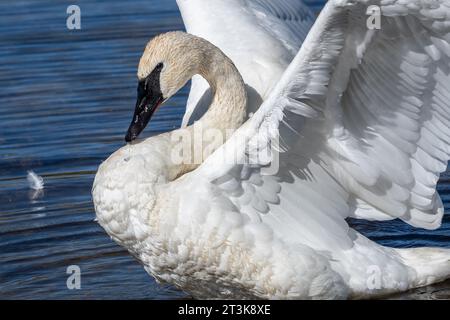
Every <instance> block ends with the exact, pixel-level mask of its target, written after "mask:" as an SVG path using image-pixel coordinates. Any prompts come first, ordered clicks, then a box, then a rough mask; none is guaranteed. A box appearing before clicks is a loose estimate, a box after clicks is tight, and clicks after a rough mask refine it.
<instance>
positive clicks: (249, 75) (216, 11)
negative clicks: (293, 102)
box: [177, 0, 315, 125]
mask: <svg viewBox="0 0 450 320" xmlns="http://www.w3.org/2000/svg"><path fill="white" fill-rule="evenodd" d="M177 3H178V6H179V8H180V11H181V14H182V17H183V21H184V23H185V26H186V30H187V32H189V33H191V34H194V35H196V36H199V37H202V38H204V39H206V40H208V41H210V42H211V43H213V44H214V45H216V46H217V47H219V48H220V49H221V50H222V51H223V52H224V53H225V54H226V55H227V56H228V57H230V59H231V60H232V61H233V62H234V63H235V64H236V66H237V68H238V70H239V71H240V73H241V75H242V77H243V79H244V81H245V82H246V84H247V86H248V87H249V88H248V89H249V90H248V91H249V95H250V96H251V97H250V99H249V100H250V101H251V102H252V105H251V106H250V110H249V111H250V112H253V111H255V110H256V109H257V108H258V107H259V105H260V104H261V102H262V101H263V100H264V99H266V98H267V97H268V94H269V93H270V90H271V89H272V87H273V86H274V85H275V84H276V83H277V82H278V80H279V78H280V77H281V75H282V74H283V72H284V70H285V69H286V68H287V66H288V65H289V63H290V62H291V61H292V59H293V58H294V56H295V54H296V53H297V52H298V49H299V48H300V45H301V44H302V42H303V40H304V39H305V37H306V35H307V33H308V31H309V29H310V27H311V26H312V23H313V22H314V18H315V17H314V15H313V14H312V12H311V11H310V10H309V9H308V7H307V6H305V5H304V4H303V3H302V2H301V1H300V0H277V1H272V0H177ZM208 88H209V85H208V83H207V82H206V81H205V80H204V79H203V78H201V77H200V76H195V77H194V78H193V80H192V85H191V92H190V95H189V99H188V103H187V107H186V115H185V117H184V119H183V124H185V125H186V124H187V123H188V121H189V119H190V118H191V116H192V119H191V122H192V121H193V120H197V119H198V118H200V117H201V116H202V115H203V113H204V112H205V110H206V109H207V107H208V106H209V102H210V99H211V95H210V93H209V92H208V91H207V90H208ZM205 93H206V94H205ZM194 110H195V112H194Z"/></svg>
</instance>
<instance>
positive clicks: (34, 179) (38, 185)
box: [27, 170, 44, 190]
mask: <svg viewBox="0 0 450 320" xmlns="http://www.w3.org/2000/svg"><path fill="white" fill-rule="evenodd" d="M27 180H28V184H29V186H30V188H31V189H33V190H42V189H44V179H43V178H42V177H40V176H38V175H37V174H36V173H34V172H33V171H32V170H29V171H28V175H27Z"/></svg>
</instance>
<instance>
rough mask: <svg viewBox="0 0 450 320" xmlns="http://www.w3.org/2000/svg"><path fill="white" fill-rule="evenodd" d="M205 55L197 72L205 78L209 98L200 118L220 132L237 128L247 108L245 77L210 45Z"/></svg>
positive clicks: (202, 122)
mask: <svg viewBox="0 0 450 320" xmlns="http://www.w3.org/2000/svg"><path fill="white" fill-rule="evenodd" d="M213 48H214V49H215V50H214V49H212V50H210V51H209V54H208V55H207V59H205V60H204V61H203V62H202V63H201V64H200V66H199V70H198V74H200V75H201V76H202V77H203V78H205V80H206V81H208V83H209V85H210V88H211V91H212V95H213V98H212V101H211V105H210V106H209V108H208V111H207V112H206V113H205V114H204V116H203V117H202V118H201V119H200V123H201V124H202V126H203V127H204V128H205V127H206V128H215V129H219V130H221V131H222V132H226V131H233V130H235V129H237V128H238V127H239V126H240V125H241V124H242V123H243V121H244V119H245V117H246V110H247V93H246V90H245V85H244V80H243V79H242V77H241V75H240V74H239V71H238V70H237V69H236V67H235V65H234V64H233V62H232V61H231V60H230V59H229V58H228V57H226V56H225V55H224V54H223V53H222V52H221V51H219V50H218V49H216V48H215V47H213Z"/></svg>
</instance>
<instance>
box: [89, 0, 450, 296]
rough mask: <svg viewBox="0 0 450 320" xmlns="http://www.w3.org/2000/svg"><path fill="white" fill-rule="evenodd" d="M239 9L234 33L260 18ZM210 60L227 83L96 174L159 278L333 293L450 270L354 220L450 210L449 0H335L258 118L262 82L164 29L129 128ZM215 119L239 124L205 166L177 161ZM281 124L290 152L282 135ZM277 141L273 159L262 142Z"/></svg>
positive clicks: (223, 125) (259, 292) (187, 285)
mask: <svg viewBox="0 0 450 320" xmlns="http://www.w3.org/2000/svg"><path fill="white" fill-rule="evenodd" d="M188 2H189V1H188ZM206 2H207V1H205V3H206ZM238 3H241V4H243V3H246V4H247V3H258V4H264V3H266V4H267V6H269V3H270V2H269V1H254V2H250V1H236V2H233V4H238ZM283 3H284V2H283ZM286 3H291V1H286ZM292 3H293V1H292ZM271 5H272V4H271ZM369 5H378V6H380V8H381V13H382V19H381V23H382V24H381V29H379V30H369V29H368V28H367V27H366V19H367V16H366V14H365V13H366V10H367V7H368V6H369ZM230 6H231V4H230ZM182 8H183V6H182ZM230 10H233V8H230ZM183 16H184V12H183ZM229 17H230V19H231V20H232V17H234V16H232V15H230V16H229ZM232 21H233V23H234V24H235V28H236V30H235V31H234V33H233V29H232V28H231V27H230V26H228V29H226V30H228V32H229V37H230V39H239V38H238V37H239V35H240V33H241V31H242V30H241V29H240V28H241V27H242V28H243V30H245V27H247V26H249V25H251V24H252V22H251V21H250V20H249V21H247V22H246V23H245V24H243V25H242V26H241V25H239V24H238V22H239V21H240V20H232ZM254 23H255V24H256V23H258V22H257V20H256V19H255V21H254ZM216 28H217V30H218V31H217V32H219V31H220V25H219V26H216ZM224 28H225V26H224ZM242 32H244V31H242ZM255 37H256V36H255ZM255 40H257V38H255ZM234 41H237V40H234ZM255 57H256V58H257V55H256V56H255ZM248 72H249V73H251V71H248ZM194 74H200V75H201V76H202V77H203V78H205V79H206V80H207V81H208V82H209V85H210V86H211V88H212V92H213V97H212V99H211V100H212V101H211V106H210V107H209V109H208V111H207V112H206V114H205V115H204V116H203V117H202V118H201V119H200V120H199V121H197V122H195V123H194V124H193V125H192V126H188V127H187V128H186V129H179V130H175V131H172V132H169V133H165V134H162V135H158V136H155V137H151V138H148V139H146V140H143V141H137V142H136V141H135V142H132V143H129V144H127V145H126V146H125V147H123V148H121V149H119V150H118V151H117V152H115V153H114V154H113V155H112V156H111V157H110V158H108V160H106V161H105V162H104V163H103V164H102V165H101V166H100V168H99V170H98V173H97V175H96V178H95V182H94V187H93V199H94V204H95V209H96V212H97V217H98V221H99V223H100V224H101V225H102V226H103V228H104V229H105V230H106V232H107V233H108V234H109V235H111V237H112V238H113V239H114V240H115V241H116V242H118V243H119V244H120V245H122V246H124V247H125V248H127V249H128V250H129V251H130V253H131V254H132V255H133V256H135V257H136V258H137V259H139V260H140V261H141V262H142V263H143V264H144V267H145V269H146V270H147V272H149V273H150V274H151V275H153V276H154V277H155V278H156V279H157V280H158V281H165V282H169V283H171V284H174V285H176V286H177V287H179V288H181V289H183V290H185V291H187V292H189V293H191V294H192V295H193V296H194V297H199V298H213V297H223V298H230V297H232V298H254V297H257V298H321V299H325V298H360V297H367V296H377V295H383V294H388V293H392V292H396V291H402V290H406V289H409V288H414V287H419V286H424V285H427V284H431V283H434V282H437V281H441V280H444V279H446V278H448V277H449V276H450V251H449V250H446V249H437V248H415V249H393V248H387V247H383V246H380V245H378V244H376V243H374V242H372V241H370V240H369V239H367V238H365V237H364V236H362V235H361V234H359V233H358V232H356V231H355V230H352V229H351V228H349V226H348V225H347V223H346V221H345V218H347V217H356V218H364V219H372V220H381V219H384V220H385V219H394V218H400V219H402V220H403V221H405V222H406V223H409V224H411V225H413V226H416V227H421V228H428V229H434V228H437V227H438V226H439V225H440V223H441V219H442V215H443V206H442V202H441V200H440V198H439V195H438V194H437V193H436V183H437V181H438V178H439V174H440V173H441V172H443V171H444V170H445V169H446V166H447V161H448V160H449V154H450V145H449V142H448V141H449V138H450V126H449V125H450V113H449V108H450V85H449V83H450V12H449V6H448V4H446V3H444V1H435V2H430V1H426V0H422V1H420V0H416V1H408V2H405V1H400V0H399V1H395V0H392V1H375V0H373V1H369V0H359V1H357V0H353V1H345V0H334V1H329V2H328V3H327V4H326V6H325V8H324V9H323V10H322V12H321V14H320V15H319V17H318V19H317V21H316V22H315V24H314V26H313V27H312V29H311V31H310V32H309V34H308V36H307V38H306V39H305V41H304V43H303V45H302V47H301V49H300V50H299V52H298V53H297V54H296V56H295V58H294V60H293V61H292V62H291V64H290V65H289V67H288V68H287V70H286V71H285V72H284V73H283V75H282V77H281V78H280V79H279V80H278V81H277V82H276V85H275V87H274V88H272V89H270V93H268V95H267V98H266V99H265V100H264V103H263V104H262V105H261V107H260V108H259V109H258V111H257V112H256V113H255V114H254V115H253V116H252V117H251V118H250V119H249V120H247V121H246V122H245V124H242V122H243V121H244V119H245V116H246V114H245V113H246V105H247V103H246V91H245V88H246V87H245V85H244V81H243V80H242V78H241V77H240V75H239V72H238V71H237V69H236V68H235V66H234V65H233V63H232V62H231V61H230V59H228V58H227V57H226V55H225V54H223V53H222V52H221V51H220V50H219V49H218V48H216V47H215V46H213V45H212V44H210V43H209V42H208V41H206V40H204V39H201V38H198V37H195V36H192V35H188V34H185V33H181V32H174V33H167V34H164V35H161V36H158V37H156V38H155V39H153V40H152V41H150V42H149V44H148V45H147V47H146V49H145V52H144V54H143V56H142V58H141V61H140V64H139V69H138V77H139V79H140V85H139V99H138V103H137V105H136V112H135V117H134V118H133V122H132V124H131V126H130V129H129V132H128V135H127V140H133V139H134V138H135V137H136V136H137V135H138V134H139V132H140V131H141V130H142V129H143V127H144V126H145V125H146V123H147V122H148V120H149V118H150V116H151V114H152V113H153V112H154V110H155V109H156V108H157V107H158V106H159V105H160V104H161V103H162V102H163V101H165V100H166V99H168V98H170V97H171V96H172V95H173V94H174V93H175V92H176V91H177V90H178V89H179V88H181V87H182V86H183V85H184V84H185V83H186V81H187V80H188V79H189V78H190V77H192V76H193V75H194ZM250 78H251V77H250ZM205 127H206V128H210V129H218V130H219V131H220V132H224V131H226V130H227V129H230V128H231V129H233V130H234V129H237V130H236V131H235V132H234V134H233V135H232V136H231V137H230V138H229V139H228V140H227V141H226V142H225V143H224V144H223V145H222V146H220V147H219V148H216V146H215V145H213V144H207V145H206V147H204V148H202V149H201V150H200V151H201V152H202V153H204V155H205V157H204V158H205V159H206V160H204V161H200V162H201V164H200V165H198V164H191V163H188V164H182V165H178V164H176V163H174V161H173V159H174V157H173V156H174V154H173V150H174V148H176V147H177V146H178V145H179V143H177V141H178V140H177V139H178V138H179V136H180V133H182V134H183V135H184V137H186V136H187V137H188V138H192V137H193V136H194V135H195V132H196V129H198V128H205ZM201 138H202V139H203V140H201V142H206V139H205V138H204V137H203V136H201ZM278 138H279V139H280V140H281V149H282V150H283V151H284V152H282V153H281V154H279V155H277V152H276V150H277V148H271V145H275V146H277V143H276V142H277V140H278ZM249 139H250V140H249ZM188 146H189V148H188V149H189V150H188V151H193V153H194V154H196V153H198V151H199V148H198V146H196V145H195V144H194V146H192V145H191V144H188ZM211 146H212V147H211ZM264 147H265V148H264ZM215 149H217V150H215ZM267 150H271V151H272V152H271V157H270V158H269V161H268V160H267V158H266V159H264V157H256V156H255V154H256V155H260V153H262V152H263V151H264V152H265V151H267ZM184 151H186V150H184ZM229 154H233V155H234V158H233V161H231V160H230V159H229V158H227V157H226V156H228V155H229ZM249 156H251V158H250V159H249V158H248V157H249ZM255 159H256V160H258V161H259V162H255ZM201 160H203V158H201ZM264 160H265V161H264ZM277 165H278V166H279V168H277ZM276 169H278V170H276Z"/></svg>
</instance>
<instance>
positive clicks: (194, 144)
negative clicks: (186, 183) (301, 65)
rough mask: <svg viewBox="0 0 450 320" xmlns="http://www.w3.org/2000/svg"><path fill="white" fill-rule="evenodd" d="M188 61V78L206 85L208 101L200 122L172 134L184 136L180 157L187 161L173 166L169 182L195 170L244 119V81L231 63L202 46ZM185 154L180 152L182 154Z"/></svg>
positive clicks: (204, 45)
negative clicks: (199, 79)
mask: <svg viewBox="0 0 450 320" xmlns="http://www.w3.org/2000/svg"><path fill="white" fill-rule="evenodd" d="M203 41H204V42H206V41H205V40H203ZM191 57H192V59H191V61H193V64H194V67H193V68H192V69H191V71H192V74H191V75H190V76H194V75H195V74H199V75H200V76H202V77H203V78H204V79H205V80H206V81H208V83H209V85H210V88H211V91H212V100H211V104H210V106H209V108H208V110H207V111H206V113H205V114H204V115H203V117H202V118H201V119H200V120H198V121H196V122H195V123H194V124H192V125H190V126H188V127H187V128H181V129H178V130H175V131H172V133H171V134H172V136H177V135H179V134H180V132H183V134H186V133H187V135H188V136H189V138H188V139H189V140H190V150H189V152H188V154H189V153H190V154H189V155H188V156H187V157H186V155H183V157H186V158H184V159H187V160H186V161H185V160H183V161H184V162H183V164H182V165H179V164H177V165H174V166H173V167H172V168H171V169H172V170H170V171H171V173H170V180H173V179H175V178H177V177H179V176H181V175H183V174H184V173H187V172H189V171H192V170H194V169H195V168H197V167H198V166H199V165H200V164H201V163H202V162H203V161H204V160H205V159H206V158H207V157H208V156H209V155H210V154H212V153H213V152H214V151H215V150H216V149H217V148H219V147H220V146H221V145H222V144H223V143H225V141H226V140H227V139H228V138H229V137H230V135H231V134H232V133H233V132H234V131H235V130H236V129H237V128H239V127H240V126H241V125H242V123H243V122H244V120H245V118H246V116H247V114H246V113H247V91H246V89H245V84H244V80H243V79H242V77H241V75H240V74H239V71H238V70H237V68H236V67H235V65H234V64H233V62H232V61H231V60H230V59H229V58H228V57H227V56H225V54H223V53H222V51H220V50H219V49H218V48H216V47H215V46H213V45H212V44H210V43H206V44H205V43H204V44H203V46H202V50H199V51H197V52H195V53H194V52H192V55H191ZM186 130H187V132H186ZM219 135H220V136H219ZM174 140H175V141H176V142H175V144H176V143H179V142H178V141H179V140H178V138H175V139H172V141H174ZM199 140H200V141H199ZM185 151H186V150H183V153H184V152H185Z"/></svg>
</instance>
